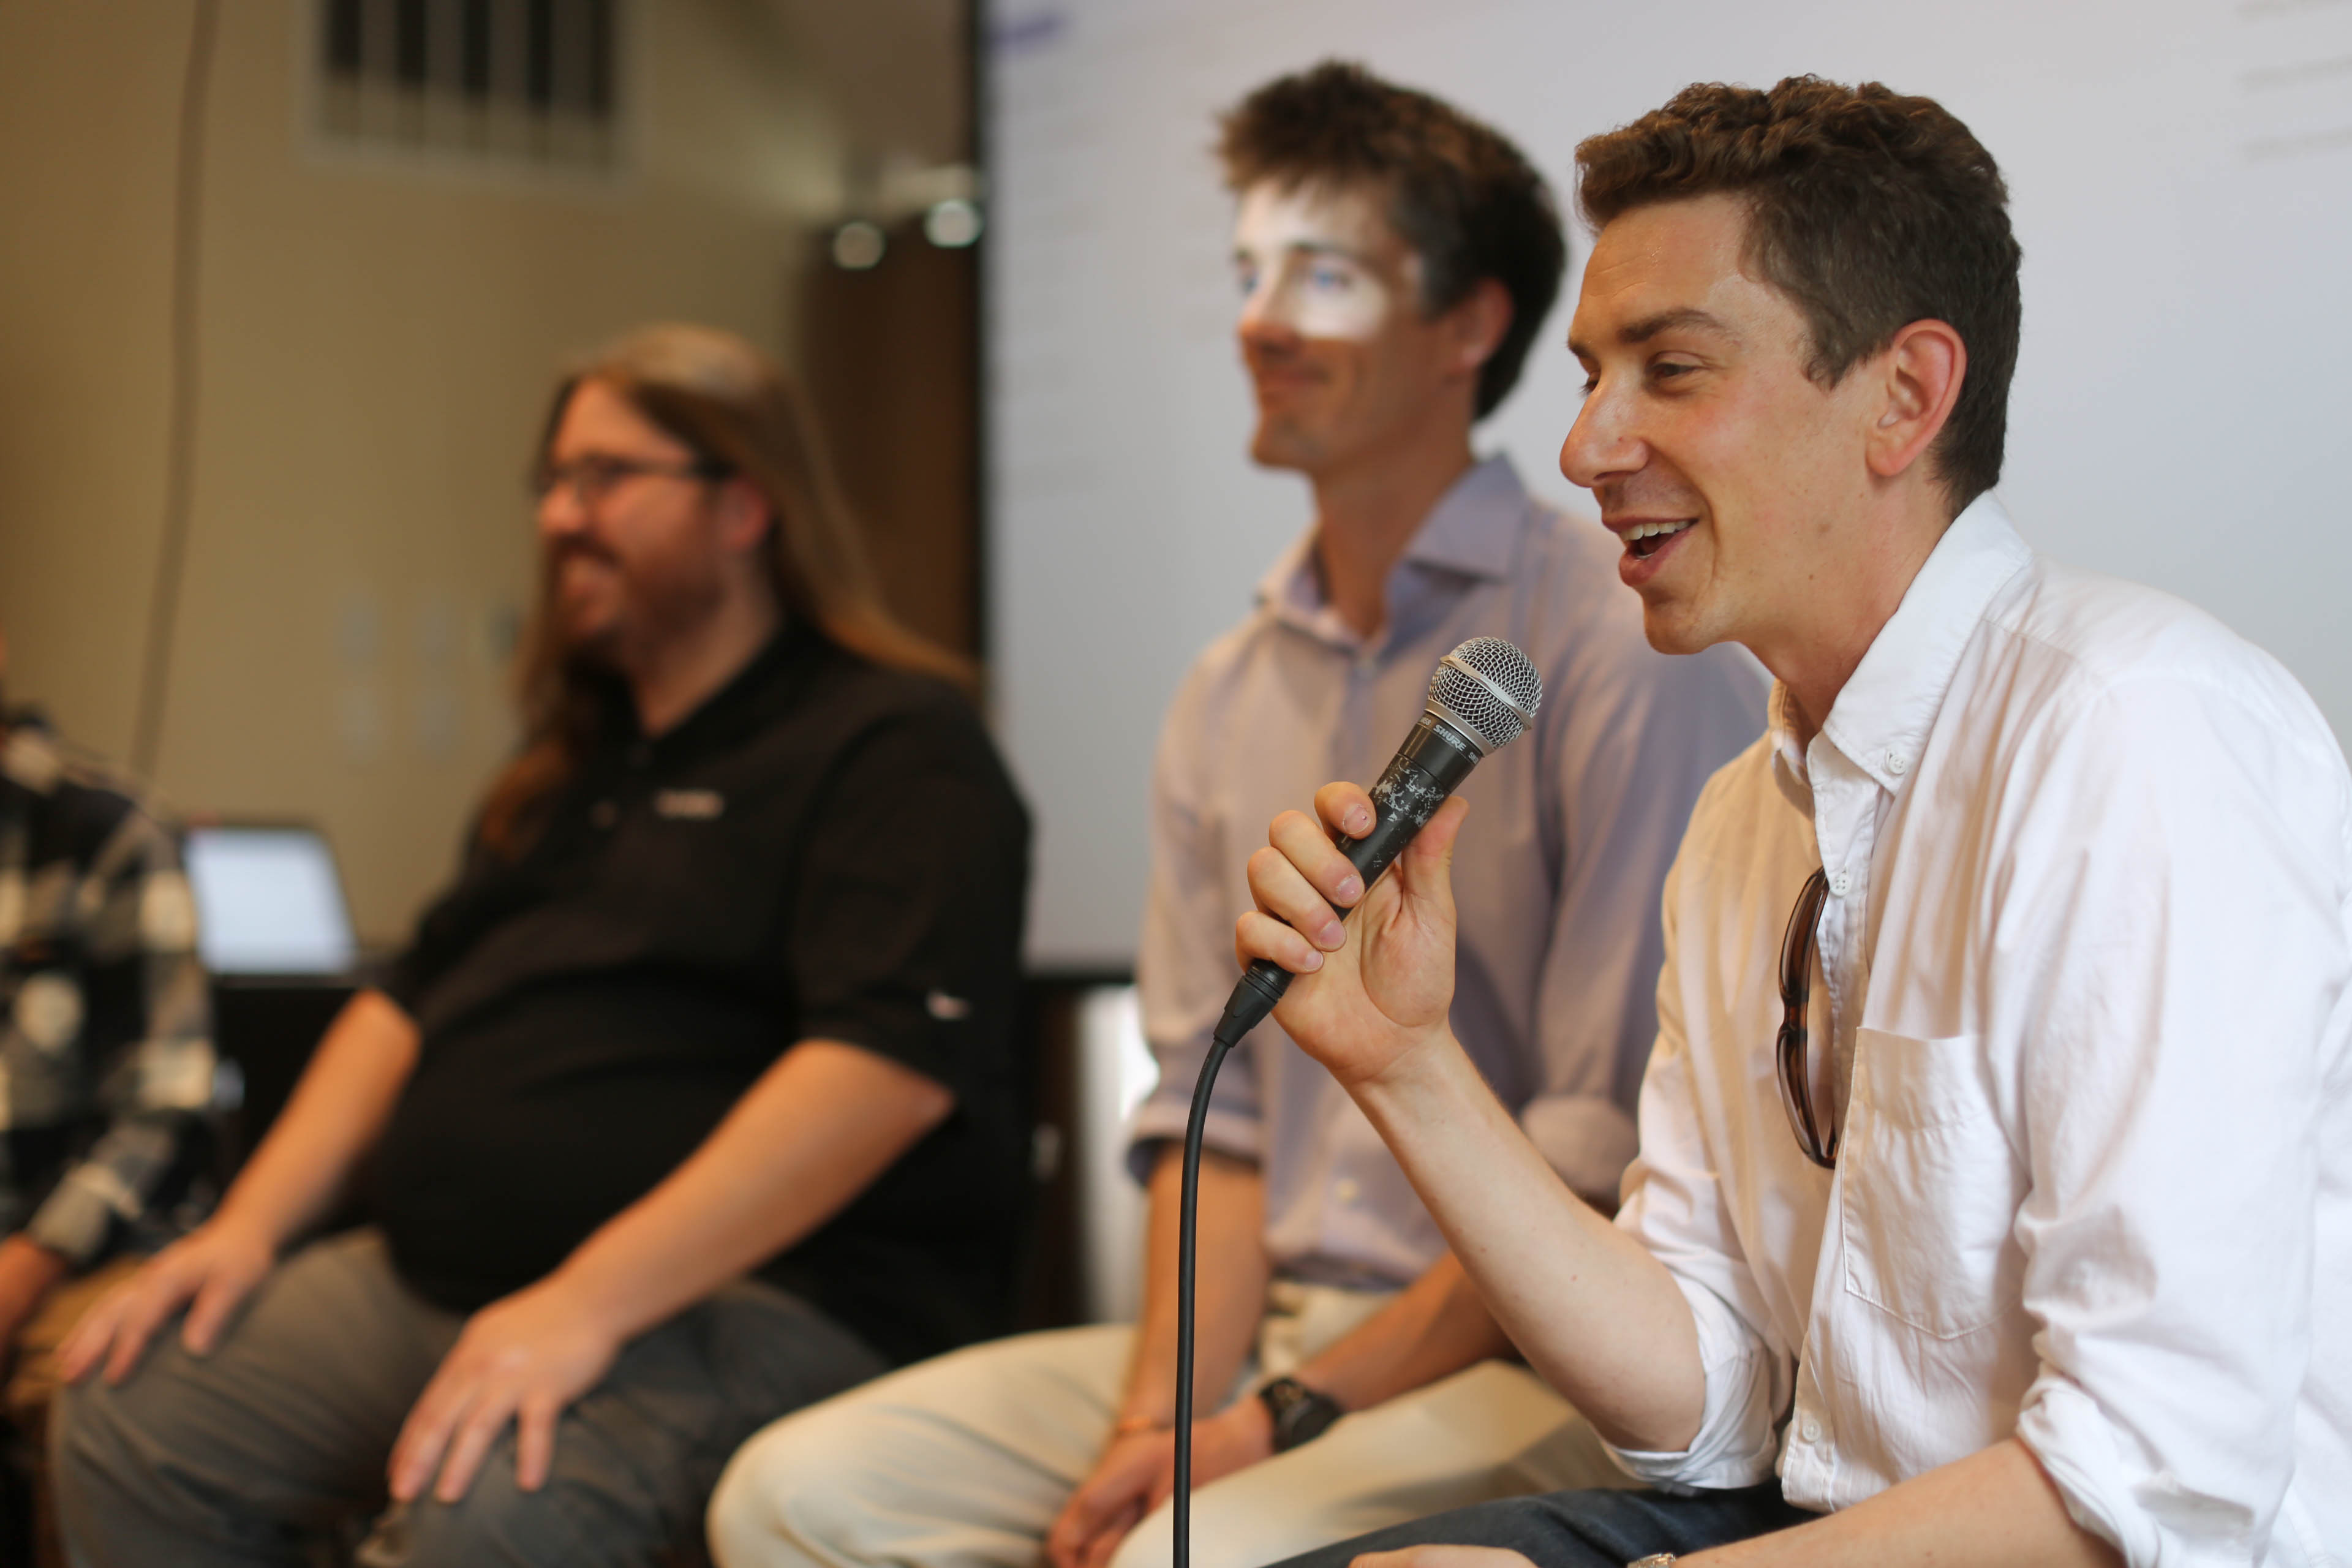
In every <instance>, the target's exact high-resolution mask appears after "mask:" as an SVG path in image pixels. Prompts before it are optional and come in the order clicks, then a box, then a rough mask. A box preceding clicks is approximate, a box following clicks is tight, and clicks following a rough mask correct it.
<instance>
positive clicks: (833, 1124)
mask: <svg viewBox="0 0 2352 1568" xmlns="http://www.w3.org/2000/svg"><path fill="white" fill-rule="evenodd" d="M536 489H537V492H538V496H539V507H538V524H539V534H540V540H541V550H542V563H541V565H542V578H541V595H540V602H539V605H538V611H537V614H536V616H535V619H534V624H533V629H532V633H531V636H530V641H529V644H528V647H526V649H525V654H524V660H523V703H524V710H525V719H526V738H525V742H524V744H523V746H522V748H521V750H520V753H519V754H518V756H517V757H516V759H515V761H514V762H513V763H511V764H510V765H509V767H508V768H507V769H506V770H505V772H504V773H502V774H501V775H500V776H499V778H498V779H497V780H496V781H495V783H494V784H492V786H491V788H490V790H489V793H488V797H487V799H486V800H485V802H484V805H483V807H482V809H481V811H480V813H479V814H478V819H477V822H476V825H475V826H474V829H473V831H472V833H471V834H470V836H469V839H468V843H467V852H466V857H465V863H464V866H463V868H462V869H461V871H460V874H459V876H458V879H457V883H456V885H455V886H454V887H453V888H452V889H450V890H449V891H448V892H447V893H446V895H445V896H444V897H442V898H441V899H440V900H439V901H437V902H436V904H435V905H434V906H433V908H432V909H431V910H429V911H428V912H427V913H426V915H425V918H424V920H423V921H422V922H421V923H420V925H419V927H418V929H417V932H416V935H415V940H414V942H412V943H411V945H410V946H409V948H408V950H407V951H406V952H404V954H403V955H402V956H401V958H400V959H399V961H398V962H397V963H395V964H394V967H393V969H392V971H391V973H390V974H389V975H388V976H387V978H386V979H385V981H384V983H383V984H382V985H381V986H380V987H376V988H372V989H368V990H364V991H362V992H361V993H360V994H359V995H358V996H357V997H356V998H355V999H354V1000H353V1001H352V1004H351V1005H350V1006H349V1007H348V1008H347V1009H346V1010H345V1011H344V1013H343V1014H342V1015H341V1017H340V1018H338V1019H337V1021H336V1022H335V1024H334V1025H333V1026H331V1028H330V1030H329V1031H328V1033H327V1036H326V1037H325V1038H324V1039H323V1040H322V1041H321V1043H320V1047H319V1050H318V1053H317V1055H316V1057H315V1058H314V1059H313V1061H312V1062H311V1064H310V1068H309V1070H308V1071H307V1073H306V1074H305V1076H304V1078H303V1080H302V1082H301V1084H300V1085H299V1088H298V1089H297V1090H296V1092H295V1095H294V1097H293V1099H292V1100H291V1101H290V1102H289V1106H288V1109H287V1110H286V1112H285V1114H284V1116H283V1117H282V1118H281V1119H280V1121H278V1125H277V1126H276V1127H275V1128H273V1129H272V1131H270V1133H269V1135H268V1138H267V1139H266V1140H265V1141H264V1142H263V1143H262V1144H261V1146H260V1147H259V1149H258V1150H257V1151H256V1152H255V1155H254V1157H253V1159H252V1161H251V1162H250V1163H249V1164H248V1165H247V1168H246V1170H245V1172H244V1173H243V1174H242V1175H241V1176H240V1177H239V1178H238V1180H237V1182H236V1184H235V1185H234V1186H233V1187H232V1188H231V1189H230V1191H229V1193H228V1194H227V1195H226V1197H225V1198H224V1200H223V1202H222V1205H221V1207H220V1211H219V1213H218V1215H216V1217H215V1219H214V1220H213V1221H212V1222H211V1223H210V1224H208V1225H206V1226H204V1227H203V1228H202V1229H200V1230H198V1231H197V1232H195V1233H194V1234H193V1235H191V1236H190V1237H188V1238H186V1239H185V1240H184V1241H183V1242H181V1243H180V1244H179V1245H177V1246H175V1247H172V1248H171V1249H169V1250H167V1251H166V1252H164V1253H163V1254H162V1255H161V1256H159V1257H158V1258H156V1259H155V1261H154V1262H153V1263H152V1265H150V1266H149V1267H148V1268H146V1269H145V1270H144V1271H143V1272H142V1274H141V1275H140V1276H139V1277H138V1278H137V1279H134V1280H132V1281H131V1283H130V1284H128V1285H126V1286H125V1287H124V1288H123V1289H121V1291H120V1292H118V1293H117V1294H116V1295H115V1296H114V1297H112V1298H110V1300H107V1301H106V1302H105V1303H103V1304H102V1305H100V1307H99V1308H97V1309H95V1310H93V1311H92V1312H91V1314H90V1315H89V1318H88V1319H86V1320H85V1322H84V1324H83V1326H82V1327H81V1329H80V1330H79V1331H78V1332H77V1334H76V1336H75V1337H74V1339H73V1340H72V1341H71V1342H69V1343H68V1345H67V1346H66V1347H65V1351H64V1363H65V1367H64V1370H65V1372H66V1373H67V1375H68V1376H69V1377H73V1378H77V1379H79V1380H80V1382H79V1385H78V1386H77V1387H75V1388H74V1389H72V1390H71V1391H70V1393H69V1394H68V1397H67V1399H66V1401H65V1404H64V1405H63V1408H62V1410H61V1412H60V1417H59V1419H58V1424H57V1438H56V1444H57V1452H58V1457H59V1460H60V1463H61V1466H62V1468H61V1471H60V1475H59V1489H60V1499H61V1507H62V1510H63V1512H64V1515H65V1518H66V1522H67V1528H68V1534H69V1537H70V1539H71V1540H72V1542H73V1543H74V1545H75V1547H76V1549H77V1550H78V1552H79V1553H80V1554H81V1557H82V1559H83V1560H84V1561H86V1562H89V1563H93V1564H111V1563H153V1562H163V1561H170V1562H173V1563H190V1564H194V1563H205V1564H213V1563H219V1564H227V1563H279V1562H286V1563H292V1562H299V1561H301V1560H302V1552H303V1551H304V1537H305V1536H306V1534H307V1533H310V1532H312V1531H315V1530H316V1529H318V1528H319V1527H320V1526H321V1525H323V1524H326V1523H329V1522H331V1521H332V1520H333V1519H334V1518H335V1517H336V1516H338V1515H345V1516H350V1515H356V1514H364V1513H365V1512H366V1511H367V1510H371V1509H374V1508H377V1507H380V1506H381V1505H382V1504H383V1501H384V1500H385V1497H386V1494H387V1493H389V1498H390V1501H391V1505H392V1506H391V1507H390V1508H389V1509H388V1510H384V1511H383V1513H382V1514H381V1515H380V1517H378V1518H377V1519H376V1521H375V1522H374V1525H373V1530H372V1532H371V1534H370V1535H369V1538H368V1540H367V1541H366V1542H365V1543H364V1544H363V1545H362V1549H361V1560H362V1561H364V1562H367V1563H376V1564H383V1563H459V1562H462V1563H481V1562H492V1561H495V1562H500V1563H564V1564H567V1565H576V1564H587V1563H643V1562H646V1561H647V1560H648V1559H650V1558H652V1557H654V1556H655V1555H656V1554H657V1553H660V1552H665V1551H667V1550H671V1549H675V1548H678V1547H682V1546H688V1545H690V1543H691V1542H692V1541H693V1540H694V1538H695V1536H696V1535H698V1524H699V1520H700V1510H701V1506H702V1500H703V1498H704V1496H705V1494H706V1493H707V1492H708V1490H709V1487H710V1485H711V1484H712V1482H713V1481H714V1480H715V1479H716V1477H717V1474H718V1471H719V1466H720V1464H721V1463H722V1462H723V1461H724V1460H725V1458H726V1457H727V1455H728V1453H729V1452H730V1449H731V1448H732V1447H733V1446H734V1445H735V1444H737V1443H738V1442H740V1440H741V1439H742V1438H743V1437H744V1436H746V1435H747V1434H748V1433H750V1432H751V1430H752V1429H753V1428H755V1427H756V1426H759V1425H760V1424H761V1422H763V1421H764V1420H766V1419H769V1418H771V1417H772V1416H774V1415H777V1414H779V1413H781V1412H782V1411H785V1410H790V1409H793V1408H794V1407H796V1406H798V1405H803V1404H805V1403H808V1402H809V1401H812V1400H815V1399H820V1398H823V1397H825V1396H826V1395H828V1394H833V1393H835V1392H836V1391H838V1390H840V1389H842V1388H845V1387H847V1386H848V1385H850V1384H854V1383H856V1382H858V1381H860V1380H862V1379H864V1378H866V1377H868V1376H870V1375H872V1374H873V1373H877V1372H878V1371H880V1370H882V1369H883V1368H885V1367H887V1366H888V1365H890V1364H892V1363H898V1362H903V1361H907V1360H911V1359H914V1358H917V1357H919V1356H922V1355H927V1354H930V1353H932V1352H937V1351H940V1350H942V1349H945V1348H948V1347H949V1346H951V1345H954V1344H957V1343H961V1342H965V1341H968V1340H971V1339H975V1338H978V1337H981V1336H982V1335H984V1334H986V1333H988V1332H990V1331H992V1330H994V1329H996V1328H997V1327H999V1326H1000V1323H1001V1320H1002V1316H1003V1310H1004V1308H1005V1307H1006V1306H1007V1305H1008V1303H1009V1300H1010V1296H1011V1280H1010V1278H1009V1274H1008V1269H1009V1267H1010V1262H1009V1260H1010V1259H1012V1258H1014V1257H1016V1256H1017V1247H1015V1246H1014V1242H1015V1240H1016V1227H1017V1226H1018V1225H1019V1223H1020V1216H1021V1213H1022V1208H1023V1203H1022V1200H1023V1197H1024V1194H1025V1192H1026V1169H1025V1153H1026V1140H1025V1136H1024V1132H1025V1127H1026V1114H1025V1109H1024V1107H1025V1099H1026V1080H1027V1075H1026V1072H1025V1070H1024V1067H1023V1064H1022V1063H1021V1062H1020V1061H1019V1060H1017V1059H1016V1053H1015V1048H1014V1046H1013V1028H1012V1020H1013V1000H1014V994H1015V973H1016V955H1017V952H1018V946H1019V940H1020V929H1021V917H1022V908H1023V894H1024V882H1025V877H1026V863H1027V836H1028V829H1027V822H1026V817H1025V815H1024V811H1023V809H1022V807H1021V805H1020V803H1019V801H1018V799H1017V798H1016V797H1015V795H1014V794H1013V789H1012V786H1011V784H1010V783H1009V782H1008V780H1007V778H1006V776H1005V773H1004V771H1003V767H1002V765H1001V764H1000V763H999V762H998V760H997V758H996V756H995V754H994V752H993V751H992V748H991V746H990V744H989V742H988V740H987V738H986V735H985V733H984V731H982V727H981V724H980V722H979V720H978V717H977V715H976V714H975V713H974V711H973V710H972V708H971V704H970V701H969V700H968V698H967V695H966V691H965V690H961V689H959V687H964V688H967V689H968V687H969V684H970V679H971V675H970V671H969V669H968V668H966V667H965V666H964V665H963V664H962V663H961V661H960V660H958V659H957V658H954V657H953V656H952V655H950V654H949V653H947V652H945V651H944V650H941V649H940V648H937V647H932V646H931V645H929V644H928V643H926V642H924V641H923V640H921V639H920V638H919V637H916V636H915V635H914V634H912V633H911V632H908V630H906V629H905V628H904V627H903V626H900V625H899V624H898V623H897V622H896V621H895V620H893V619H892V618H891V617H890V616H889V615H888V614H887V611H886V610H885V609H884V608H883V606H882V604H881V601H880V599H879V597H878V595H877V593H876V591H875V589H874V586H873V584H872V579H871V576H870V573H869V571H868V568H867V566H866V561H865V558H864V555H863V552H862V551H861V549H860V546H859V542H858V538H857V535H856V531H855V530H854V528H853V527H852V526H851V524H850V522H849V521H848V519H847V515H846V512H845V508H844V507H843V506H842V505H841V503H840V500H839V499H838V496H837V494H836V492H835V488H834V486H833V483H832V481H831V479H830V478H829V477H828V475H827V472H826V468H825V465H824V461H823V459H822V455H821V453H820V451H819V449H818V447H817V445H816V442H815V439H814V434H813V430H812V427H811V425H810V423H809V421H808V420H807V419H806V417H805V416H803V413H802V411H801V410H800V407H799V405H798V401H797V397H796V395H795V394H794V392H793V389H792V387H791V386H790V384H788V383H787V382H786V380H785V379H784V377H783V376H782V374H781V373H780V372H779V371H778V370H777V369H776V368H775V367H774V366H773V365H772V363H769V362H768V361H767V360H766V359H765V358H764V357H763V356H761V354H759V353H757V352H756V351H754V350H752V349H751V347H750V346H749V345H747V344H745V343H743V342H740V341H739V340H737V339H734V338H731V337H729V336H727V335H725V334H722V333H719V332H715V331H709V330H705V329H700V328H693V327H681V326H670V327H657V328H653V329H649V330H646V331H640V332H638V333H636V334H635V335H633V336H631V337H628V338H626V339H625V340H623V341H622V342H619V343H617V344H615V345H614V346H613V347H612V348H611V349H609V350H608V351H606V352H605V353H604V354H602V355H601V356H599V357H598V358H596V359H595V360H593V362H591V363H589V364H587V365H586V366H585V367H583V369H581V370H580V371H578V372H577V373H576V374H573V375H572V376H570V377H568V378H567V379H566V380H565V381H564V382H563V383H562V385H561V386H560V387H559V388H558V390H557V393H556V396H555V398H554V401H553V405H552V407H551V411H550V415H549V418H548V421H547V425H546V428H545V432H544V435H543V437H542V440H541V450H540V454H539V462H538V467H537V470H536ZM362 1173H364V1175H363V1176H362ZM362 1180H363V1183H364V1185H363V1188H362V1190H363V1191H364V1194H365V1195H366V1197H367V1200H368V1209H369V1213H370V1215H371V1220H372V1223H370V1224H369V1225H367V1226H363V1227H362V1228H360V1229H357V1230H354V1231H350V1232H347V1233H345V1234H342V1235H340V1236H336V1237H330V1238H328V1239H326V1240H323V1241H319V1242H316V1243H314V1244H312V1245H310V1246H309V1247H301V1248H299V1250H293V1251H292V1252H291V1254H290V1256H287V1254H288V1253H289V1248H290V1247H293V1245H294V1244H295V1243H296V1242H297V1240H298V1239H299V1237H300V1236H301V1235H302V1233H303V1232H304V1230H305V1229H306V1228H308V1227H309V1226H312V1225H313V1224H315V1223H316V1222H317V1221H318V1220H319V1219H320V1217H321V1216H322V1215H326V1214H327V1213H328V1212H329V1211H330V1210H331V1209H332V1208H333V1207H334V1206H335V1205H336V1204H337V1202H338V1200H339V1198H340V1197H341V1194H344V1193H345V1191H346V1190H347V1189H349V1188H350V1187H351V1186H352V1184H354V1182H355V1181H362ZM93 1374H95V1375H93Z"/></svg>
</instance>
